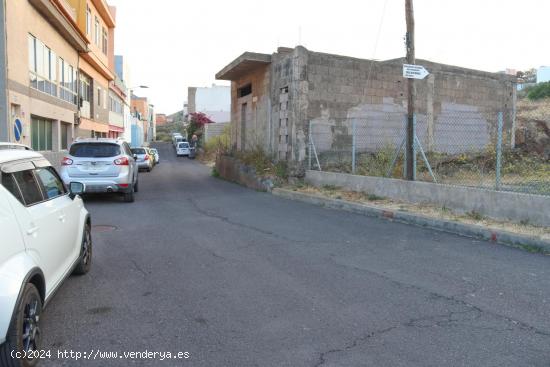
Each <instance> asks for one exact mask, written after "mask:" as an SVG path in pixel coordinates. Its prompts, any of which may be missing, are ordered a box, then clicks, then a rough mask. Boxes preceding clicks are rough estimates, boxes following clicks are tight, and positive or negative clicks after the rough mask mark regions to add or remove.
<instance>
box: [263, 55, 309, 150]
mask: <svg viewBox="0 0 550 367" xmlns="http://www.w3.org/2000/svg"><path fill="white" fill-rule="evenodd" d="M307 65H308V51H307V50H306V49H305V48H304V47H301V46H298V47H296V48H295V49H287V48H279V49H278V50H277V53H275V54H273V55H272V64H271V69H272V73H273V76H272V78H271V110H272V112H271V121H270V123H271V131H272V134H271V139H272V140H271V146H272V153H274V156H275V157H276V158H277V159H281V160H288V161H303V160H304V159H305V158H306V147H307V139H306V137H307V134H308V130H307V128H308V122H307V120H308V118H307V108H308V102H309V99H308V94H307V92H308V80H307V75H308V69H307Z"/></svg>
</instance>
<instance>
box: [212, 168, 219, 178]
mask: <svg viewBox="0 0 550 367" xmlns="http://www.w3.org/2000/svg"><path fill="white" fill-rule="evenodd" d="M212 177H220V172H218V170H217V169H216V167H212Z"/></svg>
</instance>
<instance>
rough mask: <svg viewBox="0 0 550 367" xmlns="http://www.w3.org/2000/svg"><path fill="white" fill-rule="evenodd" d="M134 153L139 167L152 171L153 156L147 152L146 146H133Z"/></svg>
mask: <svg viewBox="0 0 550 367" xmlns="http://www.w3.org/2000/svg"><path fill="white" fill-rule="evenodd" d="M132 153H133V154H134V156H135V157H136V163H137V166H138V168H139V169H144V170H146V171H147V172H151V170H152V169H153V161H152V157H151V156H150V155H149V153H148V152H147V149H146V148H145V147H141V148H132Z"/></svg>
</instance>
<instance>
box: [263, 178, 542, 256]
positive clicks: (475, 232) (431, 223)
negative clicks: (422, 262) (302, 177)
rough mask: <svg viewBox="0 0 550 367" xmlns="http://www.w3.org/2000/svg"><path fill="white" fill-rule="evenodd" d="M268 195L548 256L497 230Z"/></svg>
mask: <svg viewBox="0 0 550 367" xmlns="http://www.w3.org/2000/svg"><path fill="white" fill-rule="evenodd" d="M272 194H273V195H275V196H279V197H282V198H286V199H290V200H296V201H301V202H304V203H309V204H313V205H318V206H322V207H325V208H330V209H339V210H345V211H348V212H352V213H355V214H361V215H365V216H368V217H376V218H382V219H387V220H392V221H396V222H400V223H406V224H412V225H415V226H419V227H424V228H430V229H433V230H437V231H442V232H447V233H452V234H456V235H459V236H463V237H470V238H476V239H482V240H486V241H490V242H493V243H499V244H501V245H506V246H510V247H514V248H519V249H523V250H526V251H529V252H542V253H550V241H545V240H543V239H541V238H538V237H534V236H527V235H521V234H516V233H511V232H507V231H503V230H498V229H491V228H487V227H484V226H480V225H475V224H465V223H459V222H455V221H449V220H443V219H435V218H430V217H427V216H424V215H421V214H412V213H409V212H404V211H400V210H388V209H381V208H378V207H374V206H369V205H365V204H359V203H352V202H349V201H345V200H339V199H331V198H326V197H323V196H319V195H313V194H306V193H302V192H297V191H292V190H287V189H279V188H275V189H273V191H272Z"/></svg>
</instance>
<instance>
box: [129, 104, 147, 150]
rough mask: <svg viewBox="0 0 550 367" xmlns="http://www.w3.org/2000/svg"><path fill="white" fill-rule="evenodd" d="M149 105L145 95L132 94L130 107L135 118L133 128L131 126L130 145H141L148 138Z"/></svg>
mask: <svg viewBox="0 0 550 367" xmlns="http://www.w3.org/2000/svg"><path fill="white" fill-rule="evenodd" d="M149 106H150V105H149V101H148V100H147V97H138V96H136V95H132V99H131V104H130V108H131V110H132V114H133V116H134V118H135V119H136V126H135V128H134V127H133V126H132V146H141V145H143V143H144V142H146V141H148V139H149V136H148V135H149V122H150V119H151V112H150V111H149Z"/></svg>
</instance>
